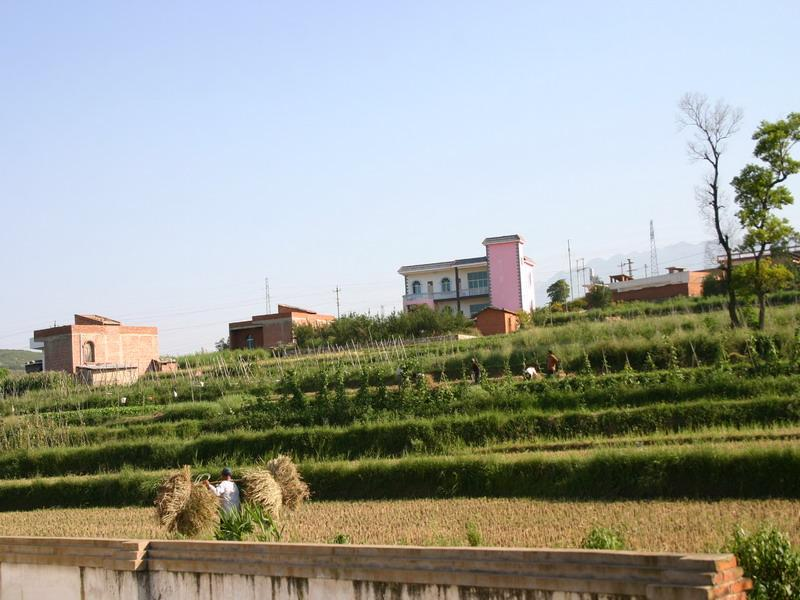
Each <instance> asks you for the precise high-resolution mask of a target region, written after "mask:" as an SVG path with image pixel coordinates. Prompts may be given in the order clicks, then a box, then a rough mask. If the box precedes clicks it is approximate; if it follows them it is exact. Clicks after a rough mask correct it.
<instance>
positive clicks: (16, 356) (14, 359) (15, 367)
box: [0, 349, 42, 371]
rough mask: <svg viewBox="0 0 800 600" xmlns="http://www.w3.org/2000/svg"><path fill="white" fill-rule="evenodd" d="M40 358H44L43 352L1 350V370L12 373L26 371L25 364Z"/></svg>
mask: <svg viewBox="0 0 800 600" xmlns="http://www.w3.org/2000/svg"><path fill="white" fill-rule="evenodd" d="M40 358H42V353H41V352H31V351H30V350H3V349H0V368H4V369H9V370H10V371H24V370H25V363H27V362H29V361H32V360H37V359H40Z"/></svg>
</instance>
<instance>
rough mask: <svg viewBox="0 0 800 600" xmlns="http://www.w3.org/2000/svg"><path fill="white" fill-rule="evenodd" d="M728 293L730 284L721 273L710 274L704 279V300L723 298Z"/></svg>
mask: <svg viewBox="0 0 800 600" xmlns="http://www.w3.org/2000/svg"><path fill="white" fill-rule="evenodd" d="M727 293H728V282H727V281H725V278H724V275H721V274H719V273H709V274H708V275H706V276H705V277H703V298H710V297H712V296H722V295H723V294H727Z"/></svg>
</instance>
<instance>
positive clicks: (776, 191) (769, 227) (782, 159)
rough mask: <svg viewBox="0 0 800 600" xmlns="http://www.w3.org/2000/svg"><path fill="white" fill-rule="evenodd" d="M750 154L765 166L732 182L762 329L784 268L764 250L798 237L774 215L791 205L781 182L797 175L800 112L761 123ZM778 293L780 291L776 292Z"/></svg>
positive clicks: (749, 170)
mask: <svg viewBox="0 0 800 600" xmlns="http://www.w3.org/2000/svg"><path fill="white" fill-rule="evenodd" d="M753 139H754V140H755V141H756V147H755V150H754V151H753V154H754V155H755V157H756V158H758V159H759V160H761V161H762V162H763V163H764V164H748V165H745V167H744V168H743V169H742V171H741V173H739V175H738V176H736V177H734V178H733V182H732V184H733V187H734V189H735V190H736V204H737V206H738V207H739V210H738V211H737V212H736V216H737V217H738V219H739V222H740V223H741V225H742V228H743V229H744V240H743V241H742V244H741V246H740V248H741V249H742V250H744V251H746V252H749V253H752V255H753V267H752V268H751V269H748V270H747V271H746V275H747V276H748V278H749V285H750V287H751V288H752V290H753V293H754V294H755V296H756V298H757V299H758V327H759V329H764V326H765V321H766V306H767V304H766V296H767V294H768V293H769V292H770V291H774V289H775V286H776V285H780V284H781V282H784V280H785V274H786V268H785V267H781V266H780V265H777V264H775V263H774V262H772V261H771V260H768V256H769V255H768V251H770V250H771V249H772V248H776V249H777V248H780V247H781V246H785V245H786V244H787V243H788V242H789V241H790V240H792V239H794V238H796V236H797V233H796V232H795V230H794V229H793V228H792V226H791V225H790V224H789V221H788V220H787V219H786V218H784V217H780V216H778V215H777V214H776V211H778V210H780V209H782V208H784V207H786V206H789V205H790V204H793V203H794V197H793V196H792V193H791V192H790V191H789V188H788V187H786V186H785V185H783V183H784V182H785V181H786V180H787V179H788V178H789V176H790V175H794V174H795V173H797V172H799V171H800V161H799V160H796V159H794V158H792V155H791V151H792V148H793V147H794V145H795V144H796V143H797V142H798V141H800V113H791V114H789V116H787V117H786V119H782V120H780V121H775V122H774V123H770V122H768V121H762V122H761V125H760V126H759V128H758V129H756V132H755V133H754V134H753ZM778 289H779V288H778Z"/></svg>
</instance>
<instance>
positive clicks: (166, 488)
mask: <svg viewBox="0 0 800 600" xmlns="http://www.w3.org/2000/svg"><path fill="white" fill-rule="evenodd" d="M191 493H192V472H191V470H190V469H189V467H188V466H185V467H183V468H182V469H181V470H180V471H175V472H174V473H172V474H171V475H170V476H169V477H167V478H166V479H165V480H164V482H163V483H162V484H161V486H160V487H159V488H158V494H157V495H156V501H155V505H156V514H157V515H158V521H159V522H160V523H161V525H163V526H164V528H165V529H166V530H167V531H170V532H173V531H176V524H177V519H178V515H179V514H180V512H181V511H182V510H183V507H184V506H186V503H187V502H189V496H190V495H191Z"/></svg>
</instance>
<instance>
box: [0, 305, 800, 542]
mask: <svg viewBox="0 0 800 600" xmlns="http://www.w3.org/2000/svg"><path fill="white" fill-rule="evenodd" d="M783 300H784V301H783V302H782V303H778V304H780V305H777V306H773V307H772V308H771V310H770V313H769V315H770V318H769V322H768V327H767V328H766V330H764V331H754V330H749V329H738V330H731V329H729V328H728V327H727V324H726V318H727V315H726V313H725V312H723V311H722V310H721V305H719V304H718V303H717V304H715V303H713V302H706V303H696V304H697V305H696V306H695V305H690V304H688V303H683V304H681V303H675V304H673V305H644V304H643V303H639V304H637V305H636V306H635V307H631V309H630V310H628V312H625V313H624V314H601V315H599V316H598V315H595V317H591V316H583V317H581V316H578V315H574V316H571V317H559V318H558V319H551V322H547V321H544V320H542V321H541V322H539V323H538V324H536V325H534V326H533V327H532V328H530V329H527V330H524V331H520V332H517V333H515V334H512V335H507V336H496V337H486V338H476V339H473V340H461V341H442V342H435V343H428V344H409V343H403V342H399V341H391V342H373V343H371V344H369V345H368V346H366V347H361V346H356V345H351V346H344V347H335V348H326V349H325V350H326V351H321V350H315V351H311V352H308V353H300V354H290V353H287V352H280V353H278V352H275V353H272V352H266V351H263V350H256V351H233V352H232V351H223V352H220V353H211V354H202V355H192V356H184V357H181V358H180V359H179V364H180V366H181V369H180V370H179V371H178V373H176V374H170V375H166V374H165V375H161V376H157V377H155V376H154V377H148V378H144V379H141V380H140V381H138V382H137V383H135V384H133V385H130V386H124V387H108V388H87V387H84V386H81V385H78V384H76V383H75V382H74V381H73V380H71V379H70V378H69V377H66V376H64V375H60V374H51V373H45V374H31V375H20V376H14V377H9V378H6V379H5V380H4V381H2V382H0V386H1V387H0V391H1V392H2V400H0V410H1V411H2V414H3V417H2V422H0V478H2V481H0V510H3V511H18V512H14V513H13V515H16V516H13V515H12V513H9V515H8V516H7V517H6V518H5V519H0V533H2V532H3V531H5V532H15V533H16V532H18V531H19V527H24V526H23V525H20V523H25V522H27V521H26V519H27V517H24V515H25V511H31V510H34V509H36V510H37V511H40V510H44V511H47V510H56V509H59V510H62V511H63V510H67V509H69V510H78V509H85V510H87V511H90V512H87V513H86V515H87V516H86V518H87V519H91V518H92V517H91V516H90V515H91V514H93V513H91V511H99V512H97V514H98V515H103V514H116V513H113V511H112V509H120V511H122V512H120V513H119V514H123V512H124V511H125V510H131V511H132V510H134V507H140V508H139V509H137V510H142V509H144V508H146V507H148V506H151V505H152V502H153V498H154V496H155V490H156V487H157V486H158V483H159V481H160V480H161V479H162V478H163V477H164V476H165V474H166V473H167V472H168V471H169V470H171V469H175V468H177V467H179V466H180V465H183V464H189V465H191V466H192V469H193V471H194V472H195V473H196V474H199V473H206V472H210V473H213V472H216V471H217V470H219V469H220V468H221V467H222V466H224V465H230V466H232V467H233V468H234V471H236V472H241V471H242V470H243V469H244V468H246V467H248V466H252V465H255V464H258V463H259V462H261V461H263V460H264V459H267V458H270V457H272V456H274V455H276V454H279V453H283V454H289V455H291V456H292V457H293V458H294V459H295V460H296V461H297V462H298V464H299V467H300V470H301V473H302V474H303V476H304V477H305V479H306V480H307V481H308V482H309V484H310V486H311V489H312V494H313V495H312V501H311V506H310V507H309V508H306V509H303V511H301V512H299V513H298V514H297V515H296V516H295V517H294V518H295V519H296V520H297V521H296V522H295V523H294V524H292V522H291V519H292V517H289V519H290V522H289V523H288V524H287V527H288V529H287V531H289V532H291V538H292V539H293V540H297V541H299V540H302V539H308V540H313V541H325V540H324V539H323V538H324V537H325V536H327V535H328V534H329V533H330V534H331V535H333V534H335V533H336V532H337V531H341V532H344V533H347V530H348V529H349V530H355V529H356V528H357V523H358V522H359V521H360V520H363V513H364V510H366V509H365V508H364V507H365V506H367V507H369V506H373V507H375V519H376V525H375V526H376V528H378V529H379V528H380V523H381V521H380V519H382V518H384V517H385V518H386V519H387V521H386V526H387V527H391V531H392V532H393V533H392V534H391V540H388V541H403V540H410V541H416V542H420V543H437V542H436V540H439V541H441V542H442V543H445V542H447V541H448V540H449V541H450V542H452V543H457V542H458V540H460V539H461V538H462V537H463V535H462V532H460V531H458V532H451V533H448V532H447V531H445V530H443V529H441V528H438V529H436V534H435V536H433V537H432V538H431V537H429V538H424V539H420V538H419V537H418V536H416V535H415V534H413V528H414V527H415V526H420V525H421V524H420V522H416V523H415V522H414V521H413V520H412V521H409V522H408V523H407V524H406V526H405V527H406V529H403V525H402V518H401V517H400V516H398V513H397V511H396V510H395V509H394V508H393V507H400V506H415V507H416V506H431V507H433V506H439V505H438V504H435V503H436V502H440V501H446V500H448V499H449V501H452V502H457V504H454V505H453V506H468V507H469V508H468V509H463V510H462V509H459V511H460V512H459V511H456V513H457V514H458V515H465V514H466V513H465V512H464V511H465V510H466V511H467V512H469V511H472V512H475V513H476V516H475V517H474V518H471V519H472V520H475V519H478V520H480V513H481V511H482V509H481V508H480V507H481V506H482V504H481V503H483V506H485V508H486V511H487V514H488V513H490V512H491V511H497V510H501V512H502V514H504V515H506V517H504V518H508V519H509V520H510V522H515V520H516V519H519V518H522V516H521V515H520V514H517V515H516V516H513V515H511V516H509V515H510V513H509V511H511V512H513V511H514V510H519V511H523V513H524V511H528V510H532V509H531V507H539V508H538V509H537V510H541V507H543V506H548V503H552V505H553V506H558V507H565V506H569V505H574V506H579V505H580V506H585V507H588V506H601V505H602V506H609V507H623V508H619V510H618V509H617V508H615V509H614V510H613V511H612V510H611V509H609V511H610V512H609V511H606V512H608V514H609V515H612V514H613V518H612V516H609V519H610V520H612V521H613V522H608V523H605V525H608V526H617V525H618V524H619V523H622V522H625V520H626V517H625V515H624V511H625V510H630V511H633V512H632V513H631V514H630V515H629V516H630V519H631V522H632V523H633V522H636V523H639V525H637V527H638V528H639V529H637V531H638V532H640V533H641V536H642V538H641V539H642V540H644V541H642V543H641V544H639V545H640V546H641V547H643V548H658V549H667V548H665V547H664V544H665V543H666V542H662V541H652V540H650V538H647V536H646V535H645V534H644V533H642V532H644V530H646V526H644V525H642V524H641V523H642V521H641V518H642V517H641V511H642V510H646V509H643V508H642V507H643V506H647V505H648V503H658V504H657V506H658V511H659V514H660V515H662V517H663V518H668V516H664V515H669V512H670V507H673V508H674V514H675V515H676V518H678V517H677V515H682V516H680V518H681V519H683V520H684V521H687V519H689V518H688V517H687V516H686V515H687V510H688V509H687V506H697V507H702V513H703V514H704V515H706V517H707V518H708V519H711V521H712V522H711V523H709V524H707V525H706V526H705V527H699V528H696V530H697V532H698V533H697V536H698V537H697V539H689V540H688V541H687V540H686V536H683V537H682V538H681V541H680V545H681V548H675V549H676V550H679V549H693V550H694V549H713V548H718V547H719V543H720V542H719V540H720V539H723V538H724V537H725V535H727V534H728V533H730V531H729V529H730V528H731V527H732V524H735V523H736V521H737V518H736V515H737V514H738V513H737V510H738V509H737V508H736V507H737V506H747V507H748V508H747V512H746V516H743V518H742V519H743V522H746V523H747V524H752V523H755V522H758V521H759V520H760V519H764V520H771V521H777V522H778V524H783V523H785V522H789V521H791V522H793V523H794V525H793V526H792V528H790V533H791V535H792V536H793V537H794V536H796V519H795V521H792V517H791V515H792V514H793V513H796V512H797V511H798V509H800V377H798V375H799V374H800V337H798V326H800V307H799V306H797V305H796V304H794V301H795V298H794V296H792V297H788V296H787V297H786V298H784V299H783ZM634 308H636V310H633V309H634ZM618 312H621V309H618ZM601 317H602V318H601ZM548 349H552V350H554V351H555V352H556V354H558V355H559V356H560V357H561V359H562V365H563V367H564V369H565V374H564V376H563V377H554V378H548V379H540V380H534V381H523V380H522V377H521V376H520V374H521V373H522V372H523V369H524V367H525V366H527V365H536V366H540V367H541V366H542V363H543V361H544V357H545V355H546V352H547V350H548ZM473 357H474V358H476V359H477V360H478V361H479V362H480V364H481V367H482V370H483V373H482V375H483V376H482V381H481V383H480V384H478V385H475V384H473V383H472V382H471V380H470V378H469V377H468V373H469V363H470V361H471V359H472V358H473ZM398 378H399V379H398ZM456 499H458V500H456ZM512 499H514V500H513V501H512ZM415 502H416V503H422V504H409V503H415ZM426 502H427V503H430V504H425V503H426ZM403 503H406V504H403ZM498 503H501V504H498ZM737 503H740V504H737ZM717 504H718V505H719V506H724V507H726V508H725V510H724V511H720V512H719V513H716V512H715V511H714V510H713V509H712V508H709V507H710V506H714V505H717ZM351 506H352V507H360V508H358V510H359V511H361V512H360V513H359V512H357V511H356V512H353V511H355V510H356V509H355V508H353V511H351V510H350V508H348V507H351ZM498 506H499V507H502V509H498ZM653 506H655V504H653ZM326 507H328V508H326ZM330 507H336V508H335V510H329V508H330ZM398 510H399V509H398ZM437 510H438V509H437ZM576 510H577V509H576ZM620 510H621V511H623V512H622V513H620V512H619V511H620ZM103 511H106V512H103ZM108 511H111V512H108ZM314 511H319V512H318V513H315V512H314ZM503 511H505V512H503ZM559 511H561V512H559ZM637 511H638V512H637ZM562 512H564V511H562V509H561V508H559V509H558V510H556V511H555V513H558V514H562ZM566 512H569V511H568V510H566ZM555 513H554V514H555ZM634 513H635V514H634ZM36 514H44V513H40V512H37V513H36ZM54 514H55V513H54ZM58 514H61V513H58ZM69 514H70V515H71V516H70V518H75V519H77V520H78V521H80V518H81V517H79V516H78V515H79V514H80V513H79V512H73V513H69ZM131 514H133V513H131ZM135 514H139V513H135ZM313 514H319V515H323V514H324V515H328V516H325V517H320V518H323V519H324V520H326V522H328V523H329V525H328V526H327V527H326V528H325V529H324V531H322V530H321V529H319V528H316V529H314V528H309V525H308V523H309V522H310V521H309V520H313V517H312V516H310V515H313ZM355 514H358V515H360V516H358V517H354V516H353V515H355ZM498 514H499V513H498ZM564 514H566V513H564ZM598 514H606V513H605V512H603V511H600V512H599V513H598ZM337 515H342V516H341V519H342V521H341V523H339V524H338V525H337V523H336V522H335V519H337V518H339V517H337ZM636 515H638V516H636ZM715 515H718V517H719V518H718V519H717V516H715ZM743 515H744V513H743ZM12 516H13V518H12ZM745 517H746V518H745ZM455 518H456V517H452V516H450V517H448V518H447V519H448V520H447V522H448V523H451V521H453V519H455ZM458 518H461V517H458ZM464 518H466V517H464ZM98 519H99V520H103V518H102V517H98ZM331 519H333V520H334V522H333V523H330V520H331ZM637 519H638V520H637ZM715 519H717V520H716V521H715ZM689 520H691V519H689ZM589 521H591V519H589V518H588V517H585V518H583V520H582V521H580V522H581V523H588V522H589ZM47 522H48V520H47V518H44V517H43V519H42V520H41V523H47ZM76 522H77V521H76ZM484 522H485V521H484ZM596 524H598V523H596ZM599 525H604V523H599ZM53 527H56V529H57V530H56V529H54V530H53V533H58V532H60V531H61V529H58V528H57V526H55V525H54V526H53ZM98 527H100V528H101V529H102V527H101V525H98ZM139 527H140V529H137V530H135V531H134V530H133V529H131V530H130V531H127V532H126V530H125V529H124V527H121V529H120V528H112V529H113V533H109V535H112V534H113V535H128V534H129V535H135V534H136V533H137V532H140V531H143V529H141V525H139ZM154 527H155V524H152V525H147V526H146V527H145V529H147V531H148V532H150V533H152V532H151V529H152V528H154ZM437 527H438V526H437ZM484 527H485V529H486V532H487V535H488V537H489V538H491V542H492V543H495V544H502V543H504V542H505V543H507V544H514V543H522V544H528V543H530V544H535V543H538V540H541V539H547V540H548V543H550V544H551V545H552V544H553V543H554V542H553V539H552V535H551V533H547V534H545V533H544V530H543V529H542V527H544V526H543V525H542V524H540V525H537V527H539V529H537V532H538V533H535V534H534V533H531V534H530V535H528V534H512V533H507V534H503V533H501V532H503V531H505V532H508V531H510V530H509V528H508V527H503V526H498V527H495V526H491V527H490V526H489V525H488V524H485V525H484ZM312 530H313V533H304V532H310V531H312ZM723 530H724V531H723ZM108 531H109V532H111V529H109V530H108ZM359 531H360V530H359ZM659 531H660V530H659ZM35 532H36V533H37V534H40V533H42V534H43V533H46V532H47V529H46V528H44V529H43V526H37V527H36V528H35ZM150 533H148V535H150ZM640 533H637V534H636V535H640ZM154 535H155V534H154ZM160 535H166V533H165V532H162V533H161V534H160ZM503 535H506V536H507V539H504V538H503ZM580 535H581V532H579V531H576V530H575V529H574V528H572V529H570V530H569V534H568V535H567V534H565V536H564V538H563V540H562V543H561V544H557V543H556V544H555V545H564V544H569V543H575V542H574V540H575V539H578V538H579V537H580ZM543 536H544V537H543ZM387 539H388V538H386V537H381V536H380V535H378V534H376V533H364V541H380V542H385V541H387Z"/></svg>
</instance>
